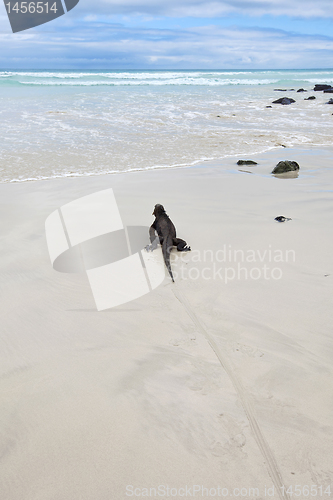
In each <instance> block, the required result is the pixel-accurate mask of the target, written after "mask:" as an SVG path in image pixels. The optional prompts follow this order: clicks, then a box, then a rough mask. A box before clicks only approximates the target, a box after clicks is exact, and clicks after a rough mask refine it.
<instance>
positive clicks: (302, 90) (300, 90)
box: [297, 88, 307, 92]
mask: <svg viewBox="0 0 333 500" xmlns="http://www.w3.org/2000/svg"><path fill="white" fill-rule="evenodd" d="M297 92H307V90H305V89H303V88H302V89H298V90H297Z"/></svg>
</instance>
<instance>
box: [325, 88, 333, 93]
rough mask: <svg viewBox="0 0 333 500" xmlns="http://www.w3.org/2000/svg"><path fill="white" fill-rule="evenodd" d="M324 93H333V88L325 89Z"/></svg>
mask: <svg viewBox="0 0 333 500" xmlns="http://www.w3.org/2000/svg"><path fill="white" fill-rule="evenodd" d="M324 94H333V89H326V90H324Z"/></svg>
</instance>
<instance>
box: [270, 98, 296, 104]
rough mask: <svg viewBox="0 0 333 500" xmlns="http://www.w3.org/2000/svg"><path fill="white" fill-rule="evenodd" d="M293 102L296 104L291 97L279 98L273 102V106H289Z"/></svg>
mask: <svg viewBox="0 0 333 500" xmlns="http://www.w3.org/2000/svg"><path fill="white" fill-rule="evenodd" d="M293 102H296V101H295V100H294V99H292V98H291V97H280V99H277V100H276V101H273V104H283V105H285V104H291V103H293Z"/></svg>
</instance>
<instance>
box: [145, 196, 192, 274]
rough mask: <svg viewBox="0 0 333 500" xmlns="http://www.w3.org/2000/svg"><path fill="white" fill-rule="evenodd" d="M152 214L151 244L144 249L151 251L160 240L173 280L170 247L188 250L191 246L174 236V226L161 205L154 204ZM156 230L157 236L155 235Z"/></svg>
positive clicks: (181, 250)
mask: <svg viewBox="0 0 333 500" xmlns="http://www.w3.org/2000/svg"><path fill="white" fill-rule="evenodd" d="M152 215H155V220H154V222H153V223H152V225H151V226H150V228H149V238H150V243H151V244H150V245H147V246H146V250H147V252H149V251H151V252H152V251H153V250H155V249H156V248H157V245H158V242H160V244H161V245H162V252H163V258H164V262H165V265H166V267H167V270H168V271H169V274H170V276H171V279H172V281H173V282H174V281H175V280H174V279H173V275H172V270H171V264H170V253H171V249H172V247H173V246H175V247H177V250H178V251H179V252H189V251H191V247H189V246H187V243H186V241H184V240H182V239H180V238H176V228H175V226H174V225H173V223H172V221H171V220H170V218H169V216H168V215H167V213H166V212H165V210H164V207H163V205H159V204H157V205H155V208H154V211H153V213H152ZM156 232H157V234H158V236H156Z"/></svg>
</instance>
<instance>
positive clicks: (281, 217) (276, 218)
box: [274, 215, 291, 222]
mask: <svg viewBox="0 0 333 500" xmlns="http://www.w3.org/2000/svg"><path fill="white" fill-rule="evenodd" d="M274 220H276V221H277V222H286V220H291V219H290V217H285V216H284V215H279V216H278V217H275V219H274Z"/></svg>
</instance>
